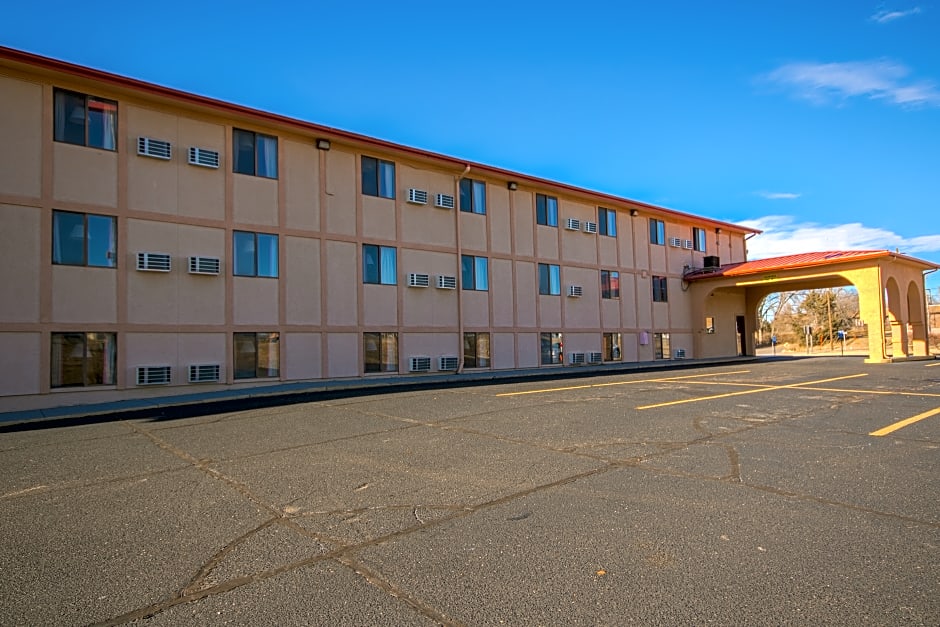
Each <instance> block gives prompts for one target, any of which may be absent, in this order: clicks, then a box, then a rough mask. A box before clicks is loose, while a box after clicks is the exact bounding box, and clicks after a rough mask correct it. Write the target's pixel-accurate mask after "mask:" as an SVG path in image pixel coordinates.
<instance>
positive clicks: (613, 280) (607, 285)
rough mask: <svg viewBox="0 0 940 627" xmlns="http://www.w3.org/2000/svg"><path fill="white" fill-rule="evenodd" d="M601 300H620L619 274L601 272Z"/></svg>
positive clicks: (610, 271)
mask: <svg viewBox="0 0 940 627" xmlns="http://www.w3.org/2000/svg"><path fill="white" fill-rule="evenodd" d="M601 298H620V272H618V271H616V270H601Z"/></svg>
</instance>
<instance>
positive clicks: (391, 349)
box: [362, 333, 398, 372]
mask: <svg viewBox="0 0 940 627" xmlns="http://www.w3.org/2000/svg"><path fill="white" fill-rule="evenodd" d="M362 350H363V355H364V358H365V359H364V364H365V371H366V372H398V334H397V333H363V334H362Z"/></svg>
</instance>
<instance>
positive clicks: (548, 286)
mask: <svg viewBox="0 0 940 627" xmlns="http://www.w3.org/2000/svg"><path fill="white" fill-rule="evenodd" d="M539 294H543V295H548V296H557V295H559V294H561V268H560V267H559V266H557V265H555V264H550V263H540V264H539Z"/></svg>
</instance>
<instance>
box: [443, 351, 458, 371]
mask: <svg viewBox="0 0 940 627" xmlns="http://www.w3.org/2000/svg"><path fill="white" fill-rule="evenodd" d="M459 361H460V360H459V359H458V358H457V357H456V356H455V355H441V356H440V357H439V358H438V364H437V369H438V370H456V369H457V365H458V363H459Z"/></svg>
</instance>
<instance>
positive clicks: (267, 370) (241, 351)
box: [233, 333, 281, 379]
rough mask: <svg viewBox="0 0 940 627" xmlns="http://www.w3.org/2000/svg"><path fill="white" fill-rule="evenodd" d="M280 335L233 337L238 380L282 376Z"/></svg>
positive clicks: (262, 334) (250, 334) (253, 334)
mask: <svg viewBox="0 0 940 627" xmlns="http://www.w3.org/2000/svg"><path fill="white" fill-rule="evenodd" d="M280 340H281V336H280V334H279V333H235V334H234V336H233V350H234V365H235V378H236V379H260V378H272V377H273V378H276V377H279V376H280V375H281V344H280Z"/></svg>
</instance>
